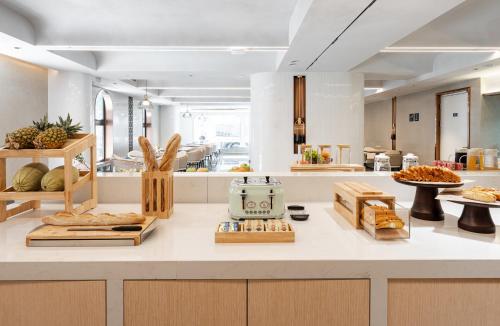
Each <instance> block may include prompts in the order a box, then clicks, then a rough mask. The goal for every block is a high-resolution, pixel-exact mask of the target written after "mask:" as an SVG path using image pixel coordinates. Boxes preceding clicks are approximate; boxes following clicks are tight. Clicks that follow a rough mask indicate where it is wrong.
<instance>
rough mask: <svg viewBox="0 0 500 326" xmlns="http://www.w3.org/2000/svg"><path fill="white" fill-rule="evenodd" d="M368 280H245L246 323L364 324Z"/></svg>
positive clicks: (256, 325)
mask: <svg viewBox="0 0 500 326" xmlns="http://www.w3.org/2000/svg"><path fill="white" fill-rule="evenodd" d="M369 315H370V281H368V280H249V281H248V326H268V325H269V326H299V325H300V326H302V325H311V326H323V325H324V326H327V325H328V326H331V325H335V326H344V325H345V326H361V325H363V326H368V325H369V323H370V321H369V318H370V316H369Z"/></svg>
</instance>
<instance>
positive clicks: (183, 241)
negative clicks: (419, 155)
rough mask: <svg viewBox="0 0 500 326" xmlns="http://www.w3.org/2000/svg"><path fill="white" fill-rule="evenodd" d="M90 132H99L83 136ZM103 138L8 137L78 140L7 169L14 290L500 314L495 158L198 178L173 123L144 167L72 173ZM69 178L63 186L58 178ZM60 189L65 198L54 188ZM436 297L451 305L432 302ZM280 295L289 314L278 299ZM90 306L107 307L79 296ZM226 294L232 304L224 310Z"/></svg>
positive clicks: (410, 315) (6, 286)
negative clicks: (186, 162)
mask: <svg viewBox="0 0 500 326" xmlns="http://www.w3.org/2000/svg"><path fill="white" fill-rule="evenodd" d="M73 139H76V140H73ZM78 139H89V141H90V143H85V144H81V145H80V144H79V145H78V146H76V145H74V144H75V143H77V142H78ZM94 141H95V140H94V138H93V137H92V135H81V136H79V135H75V136H73V138H70V139H67V140H66V141H65V142H64V144H62V145H61V148H60V149H37V148H27V149H16V148H15V147H13V148H4V149H1V150H0V156H1V155H3V156H2V157H3V158H2V161H0V162H4V158H5V157H7V154H8V155H9V157H11V156H15V155H13V153H14V154H15V153H19V155H21V156H23V157H25V156H26V155H27V154H28V153H29V155H30V157H35V158H39V157H44V156H49V157H53V156H56V154H57V155H59V154H61V153H62V152H61V151H69V154H68V156H67V158H66V160H65V165H64V167H61V168H59V169H61V170H62V171H64V173H63V172H52V173H53V174H57V175H56V176H51V177H50V180H49V181H50V182H49V181H48V180H45V181H44V179H46V175H47V174H49V173H51V171H53V170H50V169H49V168H48V167H46V166H44V165H43V164H42V163H40V162H37V161H36V160H35V162H34V163H30V164H28V165H26V166H24V167H22V168H21V170H19V171H18V173H16V176H15V177H14V178H13V180H6V177H5V174H2V184H3V194H4V195H3V197H1V198H0V199H1V200H3V205H4V206H2V207H4V208H2V210H1V211H0V213H2V214H4V215H3V216H4V217H5V216H6V215H5V214H8V215H9V216H8V217H9V218H8V219H5V218H4V219H3V220H4V221H3V222H2V223H0V239H2V240H1V241H0V294H1V295H2V296H3V295H8V296H9V297H13V298H21V297H22V298H24V299H23V300H26V304H29V305H32V306H33V307H36V309H49V307H48V304H49V303H53V302H54V300H56V299H54V296H55V297H61V298H67V294H66V293H73V292H74V293H78V297H77V298H76V299H75V300H76V301H71V300H66V299H65V300H62V301H58V302H59V305H60V306H61V307H63V308H62V309H65V311H69V312H71V314H72V315H73V316H80V317H81V318H83V319H85V320H87V319H88V320H90V321H89V322H88V323H87V324H89V325H123V324H125V325H149V324H155V323H157V324H158V322H159V321H160V322H159V323H160V324H163V322H161V321H166V320H175V323H177V324H179V325H184V324H197V322H196V320H194V319H193V318H194V317H193V316H201V317H197V318H207V320H208V318H212V319H211V320H212V322H210V323H208V325H226V324H227V325H246V324H252V325H256V324H258V323H256V322H255V321H257V320H260V318H264V317H265V320H266V321H268V323H269V324H270V325H291V324H293V323H294V322H295V323H298V324H301V325H307V324H310V322H311V320H312V319H314V320H316V321H317V324H318V325H330V324H339V325H396V324H398V323H396V322H394V321H395V320H398V321H399V320H406V321H408V320H413V319H414V318H417V317H418V316H421V315H422V312H425V313H430V314H431V315H437V316H441V315H440V313H441V312H442V311H443V310H445V311H446V316H448V317H447V318H448V320H451V323H452V324H454V325H455V324H457V325H462V324H463V322H464V321H466V322H470V321H471V318H476V317H475V316H477V314H476V313H475V311H476V310H477V311H481V312H482V316H483V317H484V318H486V319H487V320H488V322H490V323H491V321H498V320H500V319H498V318H499V316H497V313H496V310H497V309H494V308H492V307H490V306H488V307H487V309H486V308H485V307H484V305H485V302H492V304H496V303H497V302H498V300H500V298H499V296H498V294H497V293H498V292H499V291H498V290H500V281H499V280H500V250H497V249H498V243H500V242H499V240H498V239H497V238H496V234H495V232H496V226H495V222H496V223H499V221H500V214H499V211H500V210H497V209H495V208H499V207H500V191H499V188H500V184H499V175H497V174H495V172H490V173H491V174H490V175H488V174H474V173H470V172H462V171H452V170H451V169H448V168H446V167H442V166H424V165H418V164H416V163H415V164H411V165H409V166H405V169H404V170H402V171H400V172H396V173H391V172H387V173H385V174H384V173H379V174H372V175H369V174H367V173H365V172H350V171H349V172H346V173H343V172H342V171H340V172H339V173H335V174H331V173H321V172H320V173H319V174H309V175H295V174H293V173H283V174H262V175H259V174H258V173H241V174H237V173H227V174H220V175H217V174H215V175H213V176H209V175H208V174H206V173H205V174H201V173H200V174H199V175H198V174H193V175H189V176H186V175H182V174H174V173H173V172H172V166H173V160H174V159H175V153H176V152H177V150H178V147H179V146H180V142H181V140H180V136H179V135H173V136H172V138H171V139H170V140H169V142H168V143H167V145H166V147H165V151H164V155H163V157H162V158H161V159H160V160H158V158H157V157H155V155H153V151H152V148H151V144H150V143H149V141H148V140H147V139H146V138H141V139H140V140H139V143H140V145H141V149H142V151H143V155H144V160H145V165H146V171H144V172H143V173H142V174H141V175H140V176H138V177H137V178H136V179H135V178H133V177H129V178H127V179H126V180H125V179H121V178H116V177H114V178H106V177H100V178H95V175H94V174H93V173H94V172H92V171H94V170H95V166H93V165H92V167H91V171H90V172H87V171H83V172H82V170H79V171H77V172H78V173H75V175H76V176H79V177H78V178H75V179H73V176H72V175H71V174H69V173H68V172H67V171H71V170H72V169H73V168H74V166H73V164H74V160H73V158H74V157H75V156H76V155H77V153H80V152H81V151H82V150H84V149H86V148H88V146H93V144H94V143H93V142H94ZM327 148H328V147H323V148H322V149H320V150H319V151H318V152H317V153H316V155H315V154H313V153H314V152H313V151H312V149H310V148H308V147H306V146H304V150H305V151H308V152H309V156H308V155H306V154H305V153H304V161H305V160H306V159H307V158H313V157H315V156H316V157H318V156H317V155H319V156H322V157H323V159H322V160H323V161H326V162H324V163H320V164H327V165H328V164H332V163H331V161H330V162H328V160H329V159H331V158H332V156H331V155H327V154H326V153H327ZM341 148H342V150H341V151H345V148H347V147H345V146H341ZM16 151H18V152H16ZM2 153H5V154H2ZM23 153H26V154H23ZM342 160H344V161H342ZM342 160H341V162H340V164H349V163H348V162H346V161H345V156H344V158H343V159H342ZM412 162H413V161H412ZM3 164H5V163H3ZM308 164H309V163H308ZM311 164H318V163H311ZM299 165H302V163H299ZM58 173H60V174H61V175H62V176H60V177H59V179H57V178H58ZM49 176H50V175H49ZM82 178H83V179H82ZM96 179H98V180H96ZM81 180H84V181H81ZM56 181H57V182H56ZM92 181H96V182H95V187H97V186H99V189H100V192H99V193H101V195H100V196H97V194H98V192H97V188H91V194H93V196H96V197H93V198H94V199H95V201H94V202H92V203H95V205H89V206H85V209H82V210H75V209H73V206H72V203H73V200H75V201H76V199H77V197H76V196H75V197H73V196H71V195H72V191H73V190H75V185H78V188H79V187H80V186H81V187H82V188H84V187H83V186H84V184H83V183H84V182H89V183H92ZM120 182H121V184H120ZM7 183H12V186H11V185H10V184H9V187H7ZM56 183H58V184H61V185H62V186H64V188H61V187H60V188H57V190H47V189H52V188H50V187H51V186H54V184H56ZM47 187H49V188H47ZM52 193H57V194H58V196H57V197H56V196H55V195H54V197H52V196H47V194H52ZM35 194H37V195H38V194H39V195H40V196H39V197H35ZM44 194H45V195H44ZM65 196H67V197H65ZM20 199H23V200H28V201H34V202H33V203H31V204H29V206H22V207H23V208H22V209H15V210H11V208H10V206H11V205H19V203H18V202H10V201H7V200H20ZM69 199H71V202H69ZM38 200H55V202H54V203H51V204H47V203H43V205H42V204H38V202H37V201H38ZM124 200H126V201H125V202H124ZM21 205H23V204H22V202H21ZM28 210H29V211H28ZM457 248H460V250H457ZM486 279H487V280H488V281H487V283H486V285H485V281H484V280H486ZM450 280H453V281H450ZM40 289H42V290H40ZM437 289H438V290H437ZM443 289H445V290H443ZM414 291H419V293H423V294H422V296H418V297H416V296H415V295H414ZM470 293H478V296H474V295H472V296H470V295H469V294H470ZM298 294H300V295H298ZM457 296H463V297H467V298H469V301H468V306H469V307H471V309H473V310H474V311H473V312H469V311H467V312H466V313H464V311H463V309H462V308H461V307H460V306H458V305H457V306H454V305H451V304H448V305H445V304H444V303H445V302H451V301H449V300H452V299H453V298H454V297H457ZM214 297H216V298H217V300H214ZM270 297H272V298H273V301H269V300H270V299H269V298H270ZM431 298H432V300H435V302H437V304H436V305H433V306H429V305H428V304H426V302H428V301H429V300H430V299H431ZM16 300H17V299H16ZM186 300H187V301H188V302H190V303H191V304H186V302H187V301H186ZM290 300H291V301H290ZM15 302H18V301H15V300H13V301H9V302H8V303H7V304H8V305H9V307H10V308H9V309H7V310H6V312H5V313H4V312H2V313H3V314H4V315H5V316H6V317H5V316H4V317H3V318H10V319H9V320H14V319H15V318H20V317H18V315H16V313H17V311H19V309H16V304H15ZM284 302H288V303H290V302H292V303H293V307H290V306H289V304H288V303H287V304H282V303H284ZM346 302H349V304H347V303H346ZM353 303H355V304H353ZM269 304H272V305H274V306H275V307H278V308H279V309H281V310H283V311H286V313H285V314H284V315H280V316H281V317H279V318H278V317H277V316H276V315H275V314H273V313H271V312H266V311H267V310H266V307H268V305H269ZM82 305H83V306H85V307H87V306H88V307H92V311H93V313H88V311H87V312H85V313H82V312H81V310H80V309H79V308H78V309H77V308H75V307H77V306H82ZM86 305H87V306H86ZM220 305H222V306H224V307H225V309H224V312H222V311H221V313H216V314H215V315H214V314H213V312H214V311H219V310H220ZM325 305H326V306H327V307H328V309H326V308H325V307H326V306H325ZM197 307H205V308H206V309H201V310H200V309H199V308H197ZM227 307H230V311H231V312H232V314H229V315H228V314H227V313H225V312H227V310H226V308H227ZM305 307H307V308H305ZM408 307H413V308H412V310H411V311H410V312H408ZM85 311H86V310H85ZM262 311H264V314H265V316H264V317H262V315H261V313H262ZM16 316H17V317H16ZM209 316H211V317H209ZM449 316H457V317H456V318H455V317H449ZM80 317H79V318H80ZM311 318H312V319H311ZM405 318H406V319H405ZM436 318H437V319H436V320H437V321H438V322H439V323H440V324H444V323H445V322H443V320H442V319H439V318H440V317H436ZM197 320H198V319H197ZM251 321H254V322H251ZM404 324H408V323H406V322H405V323H404ZM491 324H493V323H491Z"/></svg>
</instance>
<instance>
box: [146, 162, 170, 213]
mask: <svg viewBox="0 0 500 326" xmlns="http://www.w3.org/2000/svg"><path fill="white" fill-rule="evenodd" d="M141 188H142V215H144V216H156V217H159V218H169V217H170V216H171V215H172V213H173V211H174V173H173V171H146V172H143V173H142V182H141Z"/></svg>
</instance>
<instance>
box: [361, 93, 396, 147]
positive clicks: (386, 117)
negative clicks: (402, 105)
mask: <svg viewBox="0 0 500 326" xmlns="http://www.w3.org/2000/svg"><path fill="white" fill-rule="evenodd" d="M391 124H392V101H391V100H386V101H380V102H375V103H370V104H366V105H365V146H370V147H374V146H381V147H383V148H387V149H391V148H392V141H391V131H392V126H391Z"/></svg>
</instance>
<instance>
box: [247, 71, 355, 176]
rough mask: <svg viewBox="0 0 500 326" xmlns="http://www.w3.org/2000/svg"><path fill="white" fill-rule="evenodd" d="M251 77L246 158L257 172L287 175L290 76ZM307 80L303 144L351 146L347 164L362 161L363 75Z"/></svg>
mask: <svg viewBox="0 0 500 326" xmlns="http://www.w3.org/2000/svg"><path fill="white" fill-rule="evenodd" d="M297 74H298V73H293V74H292V73H259V74H254V75H252V76H251V102H252V103H251V104H252V106H251V110H250V119H251V121H250V122H251V126H252V130H251V136H250V160H251V164H252V166H253V168H254V169H256V170H258V171H287V170H289V169H290V164H291V163H292V162H293V160H294V156H293V76H294V75H297ZM301 75H305V76H306V123H307V136H306V139H307V143H309V144H312V145H314V146H317V145H319V144H332V145H333V146H335V145H336V144H341V143H345V144H350V145H351V162H352V163H359V162H361V161H362V148H363V142H364V136H363V135H364V126H363V125H364V113H363V112H364V95H363V75H362V74H358V73H335V72H328V73H325V72H311V73H301Z"/></svg>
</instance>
